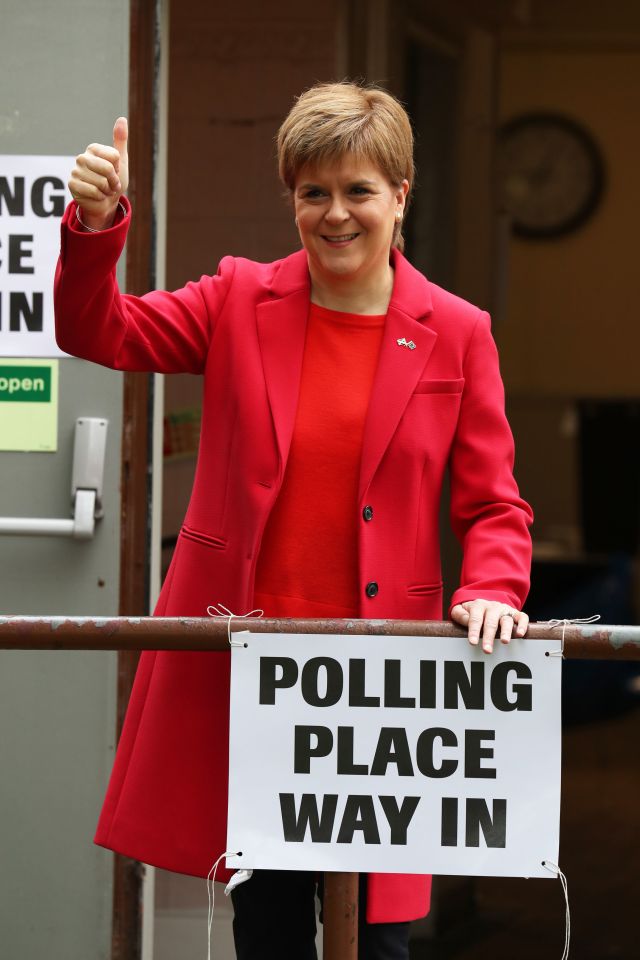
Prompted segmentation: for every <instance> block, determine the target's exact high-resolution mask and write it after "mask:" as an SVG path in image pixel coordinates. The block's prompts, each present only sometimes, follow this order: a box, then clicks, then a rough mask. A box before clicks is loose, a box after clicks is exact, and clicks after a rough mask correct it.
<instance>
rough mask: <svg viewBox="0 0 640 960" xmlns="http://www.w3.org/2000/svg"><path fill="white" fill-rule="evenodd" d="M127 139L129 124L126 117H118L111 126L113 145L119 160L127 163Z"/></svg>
mask: <svg viewBox="0 0 640 960" xmlns="http://www.w3.org/2000/svg"><path fill="white" fill-rule="evenodd" d="M128 137H129V124H128V123H127V118H126V117H118V119H117V120H116V122H115V124H114V126H113V145H114V147H115V148H116V150H117V151H118V153H119V154H120V159H121V160H122V161H124V162H125V163H126V162H128V159H129V158H128V154H127V140H128Z"/></svg>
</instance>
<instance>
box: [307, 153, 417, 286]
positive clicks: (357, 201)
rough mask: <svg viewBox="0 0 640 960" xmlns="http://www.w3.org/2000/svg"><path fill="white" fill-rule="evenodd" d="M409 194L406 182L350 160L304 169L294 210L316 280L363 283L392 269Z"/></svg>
mask: <svg viewBox="0 0 640 960" xmlns="http://www.w3.org/2000/svg"><path fill="white" fill-rule="evenodd" d="M408 190H409V184H408V182H407V181H406V180H404V181H403V182H402V184H401V185H400V186H399V187H395V186H394V185H393V184H392V183H390V182H389V180H388V179H387V177H386V176H385V174H384V173H383V172H382V171H381V170H380V169H379V168H378V167H377V166H375V165H374V164H372V163H371V162H369V161H367V160H359V159H357V158H355V157H352V156H347V157H344V158H342V159H341V160H338V161H336V162H335V163H332V164H330V165H322V166H312V165H310V164H309V165H307V166H305V167H303V168H302V169H301V170H300V172H299V173H298V176H297V178H296V183H295V189H294V206H295V213H296V220H297V222H298V230H299V232H300V239H301V240H302V244H303V246H304V248H305V250H306V251H307V256H308V259H309V270H310V272H311V276H312V279H313V278H314V277H317V278H318V279H319V280H320V279H321V280H322V281H323V282H324V283H329V284H330V283H331V282H332V281H333V282H335V281H340V282H343V281H345V280H348V279H352V280H354V281H355V280H357V281H358V282H361V281H366V279H367V278H368V277H370V278H371V279H372V280H373V279H374V278H375V277H378V276H379V275H380V273H381V271H388V269H389V252H390V249H391V241H392V238H393V231H394V227H395V225H396V223H397V222H398V219H399V216H398V215H399V214H402V213H403V212H404V205H405V200H406V196H407V192H408ZM397 217H398V219H397Z"/></svg>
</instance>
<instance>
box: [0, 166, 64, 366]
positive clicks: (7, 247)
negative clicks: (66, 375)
mask: <svg viewBox="0 0 640 960" xmlns="http://www.w3.org/2000/svg"><path fill="white" fill-rule="evenodd" d="M74 164H75V159H74V158H73V157H46V156H42V157H41V156H20V155H10V156H2V157H0V356H1V357H59V356H66V354H65V353H63V352H62V351H61V350H60V349H59V348H58V346H57V344H56V342H55V337H54V324H53V277H54V273H55V267H56V262H57V259H58V253H59V250H60V221H61V220H62V215H63V213H64V210H65V207H66V205H67V203H68V202H69V200H70V199H71V196H70V194H69V192H68V189H67V186H66V183H67V180H68V179H69V175H70V173H71V171H72V169H73V166H74Z"/></svg>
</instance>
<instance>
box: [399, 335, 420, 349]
mask: <svg viewBox="0 0 640 960" xmlns="http://www.w3.org/2000/svg"><path fill="white" fill-rule="evenodd" d="M396 343H397V344H398V346H399V347H408V348H409V350H415V348H416V345H415V343H414V342H413V340H409V341H408V342H407V340H406V339H405V338H404V337H400V339H399V340H396Z"/></svg>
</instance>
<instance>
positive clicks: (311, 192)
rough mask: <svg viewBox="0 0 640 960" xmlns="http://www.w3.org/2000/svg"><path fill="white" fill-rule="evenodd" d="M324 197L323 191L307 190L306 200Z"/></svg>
mask: <svg viewBox="0 0 640 960" xmlns="http://www.w3.org/2000/svg"><path fill="white" fill-rule="evenodd" d="M321 196H323V194H322V190H319V189H318V188H317V187H314V189H313V190H307V192H306V193H305V199H307V200H317V199H318V197H321Z"/></svg>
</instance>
